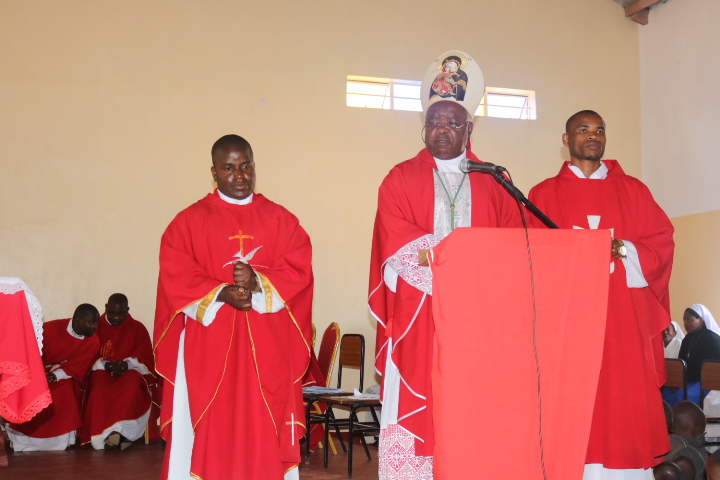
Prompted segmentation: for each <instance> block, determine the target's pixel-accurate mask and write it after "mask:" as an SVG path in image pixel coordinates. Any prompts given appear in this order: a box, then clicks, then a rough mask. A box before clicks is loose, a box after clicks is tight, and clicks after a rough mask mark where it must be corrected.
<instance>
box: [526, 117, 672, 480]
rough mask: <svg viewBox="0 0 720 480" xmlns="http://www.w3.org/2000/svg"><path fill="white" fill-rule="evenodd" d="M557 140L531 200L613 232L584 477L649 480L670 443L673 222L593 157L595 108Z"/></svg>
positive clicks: (599, 152) (642, 189) (569, 220)
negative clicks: (666, 389) (556, 151)
mask: <svg viewBox="0 0 720 480" xmlns="http://www.w3.org/2000/svg"><path fill="white" fill-rule="evenodd" d="M562 138H563V144H564V145H565V146H566V147H568V149H569V151H570V161H569V162H565V163H564V164H563V165H562V167H561V169H560V173H559V174H558V175H557V176H556V177H553V178H550V179H547V180H545V181H544V182H542V183H540V184H539V185H537V186H535V187H534V188H533V189H532V190H531V191H530V196H529V198H530V201H531V202H533V203H535V205H537V207H538V208H539V209H540V210H541V211H543V212H544V213H545V214H546V215H547V216H548V217H550V219H552V220H553V222H555V223H556V224H557V225H558V226H559V227H560V228H592V229H597V228H601V229H608V230H610V232H611V234H612V243H611V245H610V249H608V253H609V256H608V273H609V275H610V294H609V298H608V311H607V326H606V329H605V344H604V350H603V359H602V367H601V370H600V378H599V382H598V390H597V396H596V399H595V410H594V413H593V420H592V426H591V430H590V442H589V445H588V453H587V458H586V461H585V463H586V465H585V473H584V477H583V478H584V479H585V480H603V479H608V478H612V479H618V480H631V479H652V467H654V466H655V465H657V464H659V463H661V462H662V456H663V455H664V454H665V453H667V451H668V450H670V445H669V443H668V436H667V431H666V428H665V422H664V421H663V419H664V412H663V404H662V399H661V396H660V386H661V385H662V384H663V383H664V382H665V360H664V351H663V335H662V332H663V330H665V328H667V326H668V325H669V324H670V302H669V291H668V283H669V280H670V270H671V269H672V261H673V251H674V243H673V226H672V224H671V223H670V220H669V219H668V217H667V215H665V212H663V210H662V209H661V208H660V206H658V204H657V203H655V200H654V199H653V197H652V195H651V194H650V191H649V190H648V188H647V187H646V186H645V185H644V184H643V183H642V182H640V181H639V180H638V179H636V178H633V177H631V176H629V175H626V174H625V172H623V170H622V168H621V167H620V164H619V163H618V162H617V161H616V160H602V161H601V158H602V157H603V154H604V152H605V140H606V139H605V122H604V121H603V119H602V117H601V116H600V115H598V114H597V113H595V112H593V111H590V110H584V111H581V112H578V113H576V114H575V115H573V116H572V117H570V118H569V119H568V121H567V123H566V125H565V134H563V137H562ZM533 221H536V223H537V226H538V227H541V228H542V227H543V225H542V224H541V223H540V222H539V220H536V219H533ZM630 432H631V434H628V433H630Z"/></svg>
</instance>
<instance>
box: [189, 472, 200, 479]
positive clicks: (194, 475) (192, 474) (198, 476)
mask: <svg viewBox="0 0 720 480" xmlns="http://www.w3.org/2000/svg"><path fill="white" fill-rule="evenodd" d="M189 473H190V476H191V477H193V478H197V479H198V480H203V478H202V477H201V476H200V475H196V474H194V473H193V472H189Z"/></svg>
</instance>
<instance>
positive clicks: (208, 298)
mask: <svg viewBox="0 0 720 480" xmlns="http://www.w3.org/2000/svg"><path fill="white" fill-rule="evenodd" d="M226 285H228V284H227V283H221V284H220V285H218V286H217V287H215V288H213V289H212V290H211V291H210V293H208V294H207V295H205V296H204V297H203V299H202V300H201V301H200V304H199V305H198V309H197V313H196V314H195V316H196V317H197V318H196V319H195V320H197V321H198V322H200V325H205V324H204V323H203V318H205V311H206V310H207V309H208V308H209V307H210V305H212V304H213V302H215V295H217V292H218V290H220V289H221V288H224V287H225V286H226Z"/></svg>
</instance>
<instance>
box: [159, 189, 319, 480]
mask: <svg viewBox="0 0 720 480" xmlns="http://www.w3.org/2000/svg"><path fill="white" fill-rule="evenodd" d="M311 257H312V252H311V246H310V240H309V238H308V236H307V234H306V233H305V231H304V230H303V228H302V227H301V226H300V224H299V222H298V220H297V218H296V217H295V216H294V215H292V214H291V213H290V212H288V211H287V210H286V209H285V208H283V207H281V206H280V205H277V204H276V203H273V202H271V201H269V200H268V199H266V198H265V197H264V196H262V195H259V194H255V195H254V197H253V201H252V202H251V203H250V204H247V205H234V204H230V203H227V202H225V201H223V200H222V199H221V198H220V197H219V196H218V194H217V191H216V192H215V193H214V194H210V195H208V196H206V197H205V198H203V199H202V200H200V201H199V202H197V203H195V204H194V205H192V206H190V207H189V208H187V209H185V210H184V211H182V212H180V213H179V214H178V215H177V216H176V217H175V219H174V220H173V221H172V223H171V224H170V225H169V226H168V228H167V230H166V231H165V234H164V235H163V237H162V241H161V246H160V277H159V280H158V297H157V310H156V316H155V331H154V337H155V359H156V369H157V372H158V373H159V374H160V375H161V376H163V377H164V378H165V379H167V382H165V383H164V389H163V390H164V391H163V402H162V411H161V431H162V434H163V436H164V438H166V439H167V440H168V441H170V442H172V423H171V421H172V405H173V403H172V399H173V393H174V384H175V371H176V366H177V358H178V346H179V340H180V334H181V333H182V330H183V328H184V329H185V371H186V377H187V384H188V395H189V399H190V416H191V419H192V423H193V426H194V429H195V443H194V447H193V454H192V466H191V474H192V475H193V476H197V477H199V478H202V479H204V480H216V479H217V480H224V479H228V478H267V479H271V478H276V479H281V478H282V477H283V475H284V473H285V472H286V471H287V470H289V469H291V468H293V467H294V466H296V465H298V464H299V462H300V447H299V439H300V438H301V437H302V436H303V435H304V433H305V426H304V425H303V423H304V422H303V418H304V410H303V401H302V390H301V379H302V377H303V375H304V373H305V370H306V369H307V366H308V362H309V359H310V342H311V338H312V331H311V323H312V321H311V303H312V292H313V276H312V269H311V261H312V258H311ZM237 260H241V261H244V262H245V263H248V264H250V265H251V266H252V267H253V268H254V270H255V271H256V272H257V274H258V275H259V276H260V278H261V281H262V284H263V287H264V289H265V293H266V296H267V298H266V300H267V302H268V303H271V296H270V294H271V292H274V293H275V294H276V295H277V296H279V297H280V298H281V299H282V301H283V302H284V304H285V306H286V308H284V309H282V310H280V311H279V312H277V313H264V314H260V313H258V312H256V311H255V310H250V311H247V312H245V311H239V310H235V309H234V308H233V307H231V306H229V305H223V306H222V307H220V309H219V310H218V312H217V314H216V316H215V319H214V321H213V322H212V323H211V324H210V325H207V326H206V325H203V324H202V320H203V316H204V312H205V310H206V309H207V307H208V306H209V305H210V304H211V302H212V299H213V298H214V296H215V294H216V292H217V291H218V290H219V289H220V288H222V287H224V286H225V285H228V284H233V283H234V279H233V264H232V262H233V261H237ZM197 302H200V303H199V307H198V313H197V321H195V320H193V319H191V318H189V317H188V318H187V319H186V318H185V315H184V314H183V313H182V312H183V310H185V309H187V308H188V307H189V306H191V305H193V304H196V303H197ZM269 309H270V305H268V310H269ZM169 452H170V448H167V449H166V462H165V463H166V467H165V469H164V473H163V475H164V476H166V475H167V460H168V456H169Z"/></svg>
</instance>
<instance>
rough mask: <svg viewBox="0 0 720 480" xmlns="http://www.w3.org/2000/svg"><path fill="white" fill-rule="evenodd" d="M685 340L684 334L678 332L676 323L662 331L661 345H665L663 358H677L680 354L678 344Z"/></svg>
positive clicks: (678, 326)
mask: <svg viewBox="0 0 720 480" xmlns="http://www.w3.org/2000/svg"><path fill="white" fill-rule="evenodd" d="M683 338H685V334H684V333H683V331H682V330H680V325H678V323H677V322H672V323H671V324H670V325H668V327H667V328H666V329H665V330H663V343H664V344H665V358H678V354H679V353H680V344H681V343H682V341H683Z"/></svg>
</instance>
